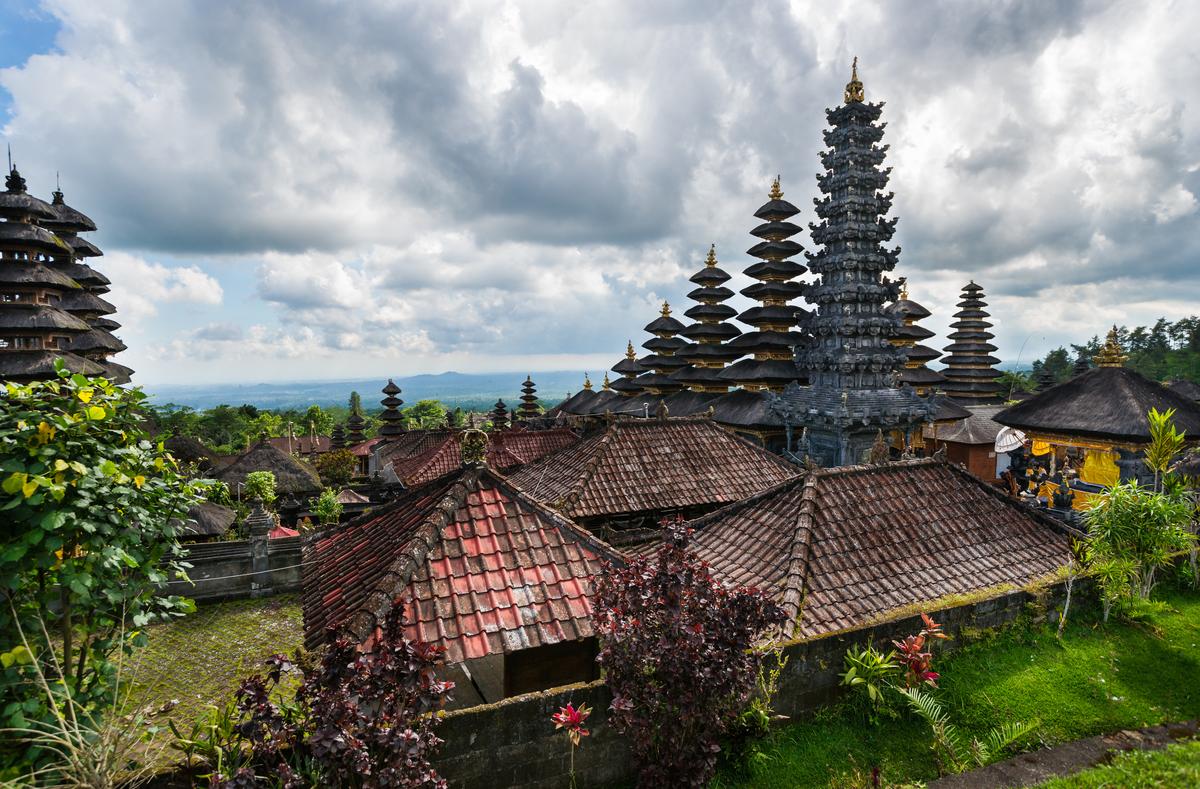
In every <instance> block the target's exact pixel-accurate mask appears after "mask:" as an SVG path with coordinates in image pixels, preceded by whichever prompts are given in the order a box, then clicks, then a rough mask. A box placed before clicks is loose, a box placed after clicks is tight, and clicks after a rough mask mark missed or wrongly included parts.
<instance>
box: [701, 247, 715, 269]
mask: <svg viewBox="0 0 1200 789" xmlns="http://www.w3.org/2000/svg"><path fill="white" fill-rule="evenodd" d="M704 265H706V266H708V267H709V268H712V267H713V266H715V265H717V245H716V244H713V245H712V246H710V247H709V248H708V257H706V258H705V259H704Z"/></svg>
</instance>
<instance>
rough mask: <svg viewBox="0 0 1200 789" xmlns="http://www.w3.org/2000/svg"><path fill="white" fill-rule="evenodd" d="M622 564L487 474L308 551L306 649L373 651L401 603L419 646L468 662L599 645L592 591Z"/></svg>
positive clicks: (463, 476)
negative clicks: (342, 638)
mask: <svg viewBox="0 0 1200 789" xmlns="http://www.w3.org/2000/svg"><path fill="white" fill-rule="evenodd" d="M602 560H615V561H620V557H619V555H618V554H617V553H616V552H615V551H613V550H612V549H611V548H609V547H608V546H607V545H605V544H604V543H603V542H601V541H599V540H598V539H596V538H595V537H592V536H591V535H590V534H588V533H587V532H586V531H584V530H582V529H580V528H579V527H577V526H575V525H574V524H573V523H571V522H570V521H568V520H566V519H565V518H563V517H562V516H560V515H558V514H557V513H555V512H553V511H551V510H549V509H547V508H546V507H544V506H542V505H541V504H538V503H537V502H535V501H533V500H532V499H530V498H529V497H528V496H526V495H525V494H524V493H523V492H522V491H520V489H519V488H517V487H515V486H513V485H511V484H510V483H509V482H508V481H506V480H505V479H504V478H503V477H500V476H499V475H498V474H496V473H494V472H492V471H490V470H486V469H464V470H462V471H461V472H460V473H459V474H457V475H455V476H453V477H447V478H445V479H443V480H441V481H439V482H436V483H434V484H432V485H427V486H425V487H423V488H421V489H419V490H413V491H408V492H406V493H405V494H404V496H403V497H402V498H400V499H398V500H397V501H395V502H393V503H391V504H389V505H387V506H386V507H385V508H383V509H382V510H381V511H378V512H376V513H372V514H369V515H367V516H364V517H361V518H358V519H357V520H354V521H352V522H350V523H348V524H345V525H343V526H341V527H338V528H334V529H331V530H328V531H326V532H323V533H321V534H318V535H317V536H316V537H315V538H314V539H312V540H310V541H306V545H305V547H304V561H305V563H306V564H308V565H309V566H310V567H312V568H313V569H312V570H311V571H310V572H309V573H307V574H306V575H305V579H304V590H303V594H302V602H303V608H304V630H305V643H306V644H308V645H309V646H310V647H313V646H316V645H318V644H320V643H321V641H322V639H323V637H324V634H325V632H326V630H327V629H328V628H330V627H335V628H337V629H338V630H341V631H344V632H347V633H350V634H352V635H353V636H355V637H356V638H359V639H360V640H364V641H365V640H366V639H367V638H369V637H370V636H371V634H372V633H373V632H374V629H375V626H376V624H377V622H379V621H380V620H381V619H382V617H383V616H384V614H385V613H386V612H387V610H388V609H389V608H390V606H391V604H392V601H393V600H394V599H395V598H396V597H397V596H401V595H402V596H403V597H405V598H406V599H407V601H408V604H409V605H411V606H412V608H411V609H410V611H409V613H410V617H409V618H410V621H411V624H410V625H409V627H408V635H409V636H410V637H413V638H420V639H422V640H424V641H428V642H430V643H433V644H439V645H442V646H444V647H446V650H447V660H449V661H450V662H460V661H463V660H470V659H472V658H478V657H483V656H484V655H488V654H494V653H504V652H512V651H516V650H519V649H524V648H527V647H535V646H539V645H541V644H554V643H559V642H562V641H570V640H576V639H581V638H587V637H590V636H591V635H592V634H593V633H592V629H591V613H592V608H591V602H590V600H589V597H588V586H589V583H590V580H591V578H592V576H593V575H595V573H597V572H598V571H599V570H600V568H601V566H602Z"/></svg>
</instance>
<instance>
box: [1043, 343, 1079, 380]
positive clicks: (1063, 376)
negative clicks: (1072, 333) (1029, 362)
mask: <svg viewBox="0 0 1200 789" xmlns="http://www.w3.org/2000/svg"><path fill="white" fill-rule="evenodd" d="M1043 369H1045V370H1048V371H1049V372H1050V374H1051V375H1053V376H1054V381H1055V383H1060V384H1061V383H1063V382H1064V381H1067V380H1069V379H1070V378H1071V375H1072V374H1073V372H1074V370H1075V362H1074V361H1073V360H1072V359H1071V353H1070V352H1069V351H1068V350H1067V349H1066V348H1063V347H1062V346H1059V347H1058V348H1055V349H1054V350H1053V351H1050V352H1049V353H1047V354H1046V355H1045V357H1043V358H1041V359H1039V360H1037V361H1036V362H1034V363H1033V374H1034V377H1035V378H1036V376H1037V374H1038V373H1040V372H1041V371H1042V370H1043Z"/></svg>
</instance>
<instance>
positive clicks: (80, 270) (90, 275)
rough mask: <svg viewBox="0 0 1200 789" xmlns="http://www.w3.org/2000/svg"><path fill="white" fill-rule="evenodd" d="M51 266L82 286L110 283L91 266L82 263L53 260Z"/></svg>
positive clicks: (109, 280) (110, 281)
mask: <svg viewBox="0 0 1200 789" xmlns="http://www.w3.org/2000/svg"><path fill="white" fill-rule="evenodd" d="M52 267H53V268H54V269H55V270H56V271H61V272H62V273H64V274H66V275H67V276H68V277H70V278H71V279H73V280H75V281H76V282H78V283H79V284H80V285H83V286H84V287H88V288H92V287H94V286H96V285H111V284H112V280H111V279H109V278H108V277H106V276H104V275H103V274H101V273H100V272H99V271H96V269H94V268H92V267H91V266H85V265H84V264H82V263H67V262H55V263H54V264H53V266H52Z"/></svg>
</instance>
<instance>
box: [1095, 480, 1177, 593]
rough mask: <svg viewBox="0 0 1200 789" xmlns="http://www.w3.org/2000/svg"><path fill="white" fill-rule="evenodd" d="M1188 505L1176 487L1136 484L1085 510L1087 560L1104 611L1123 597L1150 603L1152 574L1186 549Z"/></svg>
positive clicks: (1121, 487) (1114, 491)
mask: <svg viewBox="0 0 1200 789" xmlns="http://www.w3.org/2000/svg"><path fill="white" fill-rule="evenodd" d="M1191 514H1192V505H1191V502H1189V501H1188V499H1187V497H1186V496H1185V495H1184V494H1183V492H1182V491H1181V490H1179V489H1173V490H1168V491H1165V492H1162V493H1159V492H1157V491H1155V490H1153V489H1151V488H1146V487H1142V486H1140V485H1138V484H1137V482H1126V483H1122V484H1120V485H1116V486H1114V487H1113V488H1111V489H1110V490H1109V491H1108V493H1106V494H1104V495H1103V496H1101V497H1100V500H1099V501H1098V502H1097V503H1096V504H1095V505H1093V506H1092V508H1091V509H1090V510H1088V512H1087V524H1088V536H1087V556H1088V560H1089V562H1090V563H1091V565H1092V566H1093V569H1094V573H1095V575H1096V577H1097V578H1098V579H1099V582H1100V586H1101V594H1102V595H1103V597H1104V600H1105V612H1106V614H1107V611H1108V610H1109V609H1110V608H1111V607H1112V605H1113V604H1114V603H1115V602H1117V601H1119V600H1120V599H1121V598H1124V597H1130V596H1134V597H1139V598H1141V599H1143V600H1146V599H1149V597H1150V592H1151V590H1152V589H1153V588H1154V575H1155V573H1156V572H1157V570H1158V569H1159V568H1160V567H1165V566H1167V565H1168V564H1170V562H1171V557H1172V556H1173V555H1174V554H1176V553H1178V552H1180V551H1184V550H1187V548H1188V547H1189V545H1190V544H1191V542H1192V540H1194V539H1195V537H1194V535H1192V533H1191V532H1190V531H1189V530H1188V528H1187V527H1188V524H1189V523H1190V520H1191Z"/></svg>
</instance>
